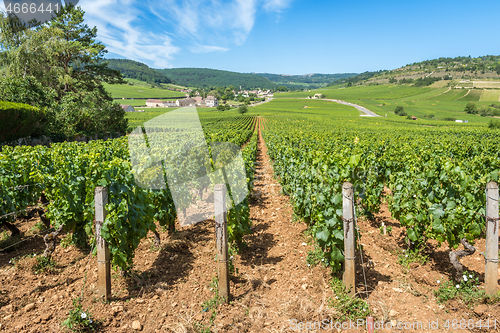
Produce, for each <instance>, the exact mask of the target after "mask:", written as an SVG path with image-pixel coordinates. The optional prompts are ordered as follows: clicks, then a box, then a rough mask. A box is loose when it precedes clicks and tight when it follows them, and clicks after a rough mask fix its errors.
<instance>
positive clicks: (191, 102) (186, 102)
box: [175, 98, 196, 106]
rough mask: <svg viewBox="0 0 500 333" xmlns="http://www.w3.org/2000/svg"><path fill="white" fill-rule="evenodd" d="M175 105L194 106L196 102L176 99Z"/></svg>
mask: <svg viewBox="0 0 500 333" xmlns="http://www.w3.org/2000/svg"><path fill="white" fill-rule="evenodd" d="M175 104H177V106H195V105H196V100H195V99H194V98H184V99H178V100H176V101H175Z"/></svg>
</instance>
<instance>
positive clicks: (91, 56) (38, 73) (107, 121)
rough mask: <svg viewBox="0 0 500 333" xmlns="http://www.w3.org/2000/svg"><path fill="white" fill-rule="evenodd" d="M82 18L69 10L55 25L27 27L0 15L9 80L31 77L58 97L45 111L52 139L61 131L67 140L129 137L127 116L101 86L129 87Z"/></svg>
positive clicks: (0, 44) (78, 12)
mask: <svg viewBox="0 0 500 333" xmlns="http://www.w3.org/2000/svg"><path fill="white" fill-rule="evenodd" d="M83 15H84V11H83V10H82V9H81V8H80V7H75V6H74V5H72V4H68V5H66V6H64V7H61V9H60V11H59V12H57V14H56V16H55V17H54V18H53V19H52V20H51V21H49V22H47V23H38V24H33V25H32V26H27V25H22V24H20V23H19V20H18V19H17V18H16V17H15V16H5V15H4V14H0V48H1V49H3V50H4V52H2V62H3V64H5V65H7V77H10V78H17V79H20V78H26V77H29V76H31V77H33V78H34V79H35V80H36V81H37V82H38V83H40V84H41V85H42V86H43V87H44V89H45V90H46V91H47V94H48V95H50V96H54V98H53V101H50V106H49V107H48V110H47V115H48V117H49V123H48V126H49V128H50V129H51V130H50V131H51V133H55V132H52V131H54V130H56V129H57V131H61V132H57V133H62V134H64V135H65V136H67V137H68V136H72V135H74V134H76V133H77V132H79V131H84V132H88V131H117V132H125V131H126V129H127V120H126V119H125V118H124V116H125V112H124V111H123V110H122V109H121V108H120V106H119V105H118V104H116V103H113V99H112V98H111V96H110V95H109V93H108V92H107V91H106V90H105V89H104V87H103V85H102V83H103V82H108V83H124V82H125V81H123V78H122V76H121V74H120V72H119V71H116V70H112V69H109V68H108V67H107V63H106V62H103V61H102V60H103V59H104V54H105V53H106V52H107V51H106V49H105V46H104V45H103V44H102V43H100V42H97V41H96V40H95V38H96V35H97V28H95V27H94V28H89V27H88V26H87V25H86V24H85V23H84V20H83ZM14 102H17V101H14ZM82 110H85V111H84V112H82ZM68 112H73V113H74V114H69V113H68ZM61 114H65V116H61Z"/></svg>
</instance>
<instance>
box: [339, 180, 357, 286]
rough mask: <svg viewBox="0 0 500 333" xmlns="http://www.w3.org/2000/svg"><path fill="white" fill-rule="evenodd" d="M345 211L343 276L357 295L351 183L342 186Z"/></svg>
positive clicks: (345, 284)
mask: <svg viewBox="0 0 500 333" xmlns="http://www.w3.org/2000/svg"><path fill="white" fill-rule="evenodd" d="M342 197H343V210H344V216H343V217H344V257H345V265H344V266H345V267H344V268H345V270H344V276H343V282H344V286H346V288H347V289H348V290H349V292H350V294H351V295H354V294H355V293H356V269H355V260H354V259H355V258H354V249H355V239H354V211H353V209H354V204H353V203H354V201H353V200H354V190H353V186H352V184H351V183H349V182H345V183H344V185H343V186H342Z"/></svg>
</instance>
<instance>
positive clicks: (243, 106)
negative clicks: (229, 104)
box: [238, 105, 248, 114]
mask: <svg viewBox="0 0 500 333" xmlns="http://www.w3.org/2000/svg"><path fill="white" fill-rule="evenodd" d="M238 112H239V113H241V114H243V113H247V112H248V107H247V106H246V105H241V106H240V107H239V108H238Z"/></svg>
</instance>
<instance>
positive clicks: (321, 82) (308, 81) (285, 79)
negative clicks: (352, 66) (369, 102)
mask: <svg viewBox="0 0 500 333" xmlns="http://www.w3.org/2000/svg"><path fill="white" fill-rule="evenodd" d="M257 75H260V76H263V77H265V78H267V79H269V80H270V81H272V82H274V83H276V84H278V85H280V86H285V87H287V88H292V89H306V88H307V89H316V88H320V87H323V86H326V85H328V84H331V83H333V82H336V81H338V80H341V79H347V78H349V77H352V76H355V75H357V73H342V74H305V75H284V74H270V73H257Z"/></svg>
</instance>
